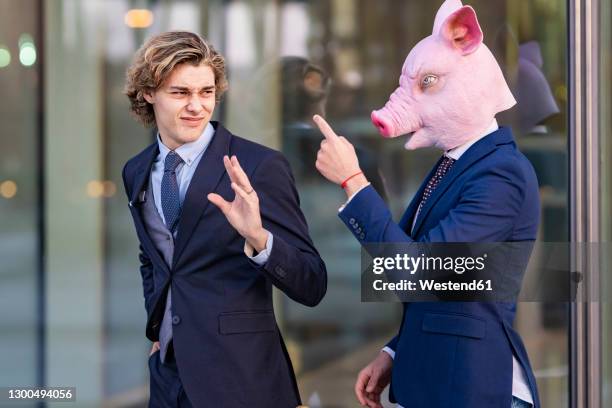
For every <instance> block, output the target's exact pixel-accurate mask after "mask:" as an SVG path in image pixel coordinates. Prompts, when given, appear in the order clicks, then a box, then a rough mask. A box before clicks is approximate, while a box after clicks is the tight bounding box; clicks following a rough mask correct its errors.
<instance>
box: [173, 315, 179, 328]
mask: <svg viewBox="0 0 612 408" xmlns="http://www.w3.org/2000/svg"><path fill="white" fill-rule="evenodd" d="M180 322H181V317H180V316H179V315H174V316H172V324H173V325H175V326H176V325H177V324H179V323H180Z"/></svg>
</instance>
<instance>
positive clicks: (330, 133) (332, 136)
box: [312, 115, 338, 140]
mask: <svg viewBox="0 0 612 408" xmlns="http://www.w3.org/2000/svg"><path fill="white" fill-rule="evenodd" d="M312 120H314V122H315V123H316V124H317V126H318V127H319V130H320V131H321V133H323V136H325V139H327V140H336V139H337V138H338V135H337V134H336V132H334V130H333V129H332V128H331V126H329V124H328V123H327V122H326V121H325V119H323V118H322V117H321V116H319V115H314V116H313V118H312Z"/></svg>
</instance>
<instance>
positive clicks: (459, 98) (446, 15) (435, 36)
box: [372, 0, 516, 150]
mask: <svg viewBox="0 0 612 408" xmlns="http://www.w3.org/2000/svg"><path fill="white" fill-rule="evenodd" d="M482 40H483V34H482V30H481V29H480V25H479V24H478V19H477V18H476V12H475V11H474V9H473V8H472V7H470V6H463V5H462V4H461V1H459V0H446V1H445V2H444V4H442V6H441V7H440V9H439V10H438V13H437V14H436V21H435V23H434V28H433V33H432V34H431V35H430V36H429V37H426V38H424V39H423V40H421V41H420V42H419V43H418V44H417V45H416V46H415V47H414V48H413V49H412V50H411V51H410V54H408V57H407V58H406V61H405V62H404V66H403V67H402V74H401V76H400V81H399V84H400V85H399V87H398V88H397V89H396V90H395V91H394V92H393V94H391V97H390V98H389V101H388V102H387V103H386V104H385V106H384V107H383V108H382V109H380V110H376V111H374V112H372V123H374V126H376V127H377V128H378V131H379V132H380V133H381V135H382V136H384V137H397V136H401V135H405V134H408V135H409V136H408V141H407V142H406V144H405V147H406V149H408V150H414V149H418V148H421V147H429V146H435V147H438V148H441V149H443V150H448V149H452V148H454V147H457V146H460V145H462V144H464V143H466V142H468V141H470V140H471V139H473V138H475V137H478V136H479V134H481V133H482V132H484V131H485V130H486V129H487V128H488V127H489V126H490V125H491V123H492V122H493V119H494V118H495V115H496V114H497V113H498V112H501V111H504V110H506V109H510V108H511V107H512V106H514V104H515V103H516V101H515V99H514V97H513V96H512V93H511V92H510V89H509V88H508V84H507V83H506V80H505V79H504V76H503V74H502V71H501V69H500V67H499V65H498V64H497V61H496V60H495V57H493V54H492V53H491V51H490V50H489V49H488V48H487V46H486V45H485V44H483V42H482Z"/></svg>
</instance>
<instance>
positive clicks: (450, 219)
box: [314, 0, 540, 408]
mask: <svg viewBox="0 0 612 408" xmlns="http://www.w3.org/2000/svg"><path fill="white" fill-rule="evenodd" d="M515 103H516V102H515V100H514V97H513V96H512V94H511V92H510V90H509V88H508V86H507V84H506V81H505V80H504V77H503V75H502V72H501V69H500V67H499V65H498V64H497V62H496V61H495V58H494V57H493V55H492V54H491V52H490V51H489V49H488V48H487V47H486V45H484V44H483V34H482V31H481V29H480V26H479V24H478V20H477V17H476V13H475V11H474V9H472V8H471V7H469V6H463V5H462V4H461V2H460V1H459V0H447V1H446V2H445V3H444V4H443V5H442V6H441V7H440V9H439V10H438V13H437V15H436V19H435V23H434V28H433V33H432V35H430V36H429V37H427V38H425V39H423V40H422V41H420V42H419V43H418V44H417V45H416V46H415V47H414V48H413V49H412V51H411V52H410V54H409V55H408V57H407V58H406V61H405V63H404V66H403V68H402V74H401V76H400V81H399V87H398V88H397V89H396V90H395V92H393V94H392V95H391V97H390V99H389V101H388V102H387V104H386V105H385V106H384V108H382V109H380V110H377V111H374V112H372V122H373V123H374V125H375V126H376V127H377V128H378V130H379V132H380V133H381V134H382V136H383V137H398V136H401V135H408V139H407V143H406V145H405V147H406V149H408V150H414V149H418V148H422V147H429V146H435V147H437V148H440V149H442V150H443V151H444V155H443V156H442V157H441V158H440V160H439V161H438V163H437V164H436V165H435V167H434V168H433V169H432V171H431V172H430V174H429V175H428V176H427V178H426V179H425V180H424V182H423V184H422V185H421V187H420V189H419V191H418V192H417V194H416V195H415V197H414V198H413V200H412V202H411V203H410V205H409V206H408V209H407V210H406V212H405V213H404V215H403V217H402V218H401V221H400V222H399V223H395V222H394V221H393V220H392V217H391V213H390V212H389V210H388V208H387V206H386V204H385V203H384V201H383V200H382V199H381V198H380V196H379V195H378V193H377V192H376V191H375V190H374V189H373V188H372V186H371V185H370V184H369V182H368V180H367V179H366V178H365V176H364V175H363V173H362V172H361V169H360V167H359V162H358V160H357V157H356V155H355V149H354V147H353V146H352V145H351V143H350V142H349V141H348V140H347V139H346V138H344V137H342V136H338V135H336V134H335V133H334V131H333V130H332V128H331V127H330V126H329V125H328V124H327V122H325V120H324V119H323V118H321V117H320V116H315V118H314V119H315V122H316V123H317V125H318V126H319V129H320V130H321V132H322V133H323V134H324V136H325V139H324V140H323V141H322V142H321V148H320V150H319V153H318V156H317V161H316V167H317V169H318V170H319V171H320V172H321V174H322V175H323V176H324V177H326V178H327V179H328V180H330V181H331V182H333V183H336V184H339V185H341V186H342V188H343V189H344V190H345V192H346V194H347V197H348V201H347V202H346V204H345V205H344V206H343V207H342V208H341V210H340V213H339V216H340V218H341V219H342V221H343V222H344V223H345V224H346V225H347V226H348V227H349V229H350V230H351V231H352V232H353V234H354V235H355V237H356V238H357V239H358V240H359V242H360V243H362V244H366V243H373V242H376V243H379V242H391V243H397V242H408V243H410V242H509V241H513V242H514V241H534V240H535V239H536V234H537V227H538V223H539V211H540V210H539V194H538V184H537V179H536V176H535V173H534V170H533V168H532V166H531V164H530V163H529V162H528V161H527V159H526V158H525V157H524V156H523V155H522V154H521V153H520V152H519V151H518V149H517V147H516V144H515V142H514V140H513V137H512V133H511V131H510V129H508V128H504V127H498V125H497V121H496V120H495V115H496V114H497V113H498V112H501V111H504V110H507V109H509V108H511V107H512V106H513V105H514V104H515ZM403 305H404V315H403V318H402V323H401V326H400V329H399V333H398V334H397V336H395V337H394V338H393V339H392V340H391V341H390V342H389V343H388V344H387V345H386V346H385V347H384V349H383V350H382V351H381V352H380V354H379V355H378V356H377V357H376V358H375V359H374V360H373V361H372V362H371V363H370V364H369V365H368V366H367V367H365V368H364V369H363V370H361V372H360V373H359V376H358V378H357V382H356V384H355V392H356V394H357V398H358V399H359V402H360V403H361V404H362V405H367V406H369V407H382V405H381V403H380V394H381V393H382V391H383V390H384V388H385V387H386V386H387V385H388V384H389V382H391V388H390V400H391V402H397V403H398V404H399V406H401V407H406V408H436V407H453V408H462V407H465V408H468V407H469V408H473V407H499V408H509V407H531V406H533V407H539V406H540V404H539V400H538V392H537V387H536V381H535V377H534V375H533V371H532V369H531V366H530V364H529V359H528V356H527V352H526V350H525V347H524V346H523V343H522V341H521V339H520V337H519V335H518V333H517V332H516V331H515V330H514V329H513V328H512V323H513V320H514V315H515V311H516V304H515V303H484V302H437V303H435V304H432V303H425V302H420V303H419V302H412V303H404V304H403ZM426 323H427V325H426ZM426 326H427V327H426ZM434 326H435V327H434ZM425 329H427V330H425ZM449 345H451V347H448V346H449Z"/></svg>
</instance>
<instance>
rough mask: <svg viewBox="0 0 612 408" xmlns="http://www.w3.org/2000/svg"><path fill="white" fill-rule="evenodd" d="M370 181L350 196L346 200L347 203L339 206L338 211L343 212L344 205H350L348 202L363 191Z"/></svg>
mask: <svg viewBox="0 0 612 408" xmlns="http://www.w3.org/2000/svg"><path fill="white" fill-rule="evenodd" d="M369 185H370V183H368V184H366V185H364V186H363V187H361V188H360V189H359V190H357V191H355V192H354V193H353V194H352V195H351V196H350V197H349V198H348V200H346V203H344V204H342V206H341V207H340V208H338V212H339V213H341V212H342V210H344V207H346V206H347V205H348V203H350V202H351V200H352V199H353V198H354V197H355V196H356V195H357V194H359V193H360V192H361V190H363V189H364V188H366V187H367V186H369Z"/></svg>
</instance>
